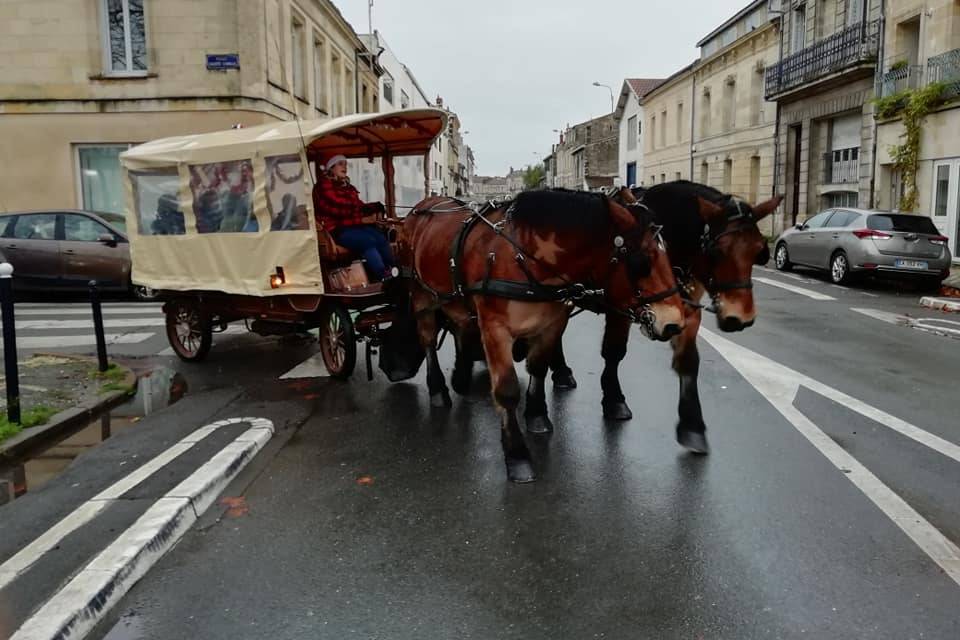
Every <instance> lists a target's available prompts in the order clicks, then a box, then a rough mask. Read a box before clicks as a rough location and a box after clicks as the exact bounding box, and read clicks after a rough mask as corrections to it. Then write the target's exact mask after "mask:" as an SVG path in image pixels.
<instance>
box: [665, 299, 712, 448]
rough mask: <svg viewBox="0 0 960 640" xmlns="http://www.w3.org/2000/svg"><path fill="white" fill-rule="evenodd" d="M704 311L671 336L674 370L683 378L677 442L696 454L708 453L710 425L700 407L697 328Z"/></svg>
mask: <svg viewBox="0 0 960 640" xmlns="http://www.w3.org/2000/svg"><path fill="white" fill-rule="evenodd" d="M700 319H701V312H700V310H699V309H698V310H697V311H696V312H695V313H692V314H690V315H689V316H688V317H687V319H686V326H685V327H684V329H683V333H681V334H680V335H679V336H677V337H675V338H673V339H671V346H673V370H674V371H676V372H677V375H678V376H679V377H680V406H679V414H680V420H679V422H677V442H679V443H680V444H681V445H682V446H683V447H685V448H686V449H688V450H689V451H691V452H692V453H699V454H707V453H709V452H710V447H709V445H708V444H707V435H706V431H707V426H706V425H705V424H704V422H703V411H702V410H701V408H700V392H699V391H698V389H697V375H698V373H699V371H700V353H699V352H698V351H697V331H698V329H699V328H700Z"/></svg>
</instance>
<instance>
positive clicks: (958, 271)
mask: <svg viewBox="0 0 960 640" xmlns="http://www.w3.org/2000/svg"><path fill="white" fill-rule="evenodd" d="M920 306H921V307H927V308H930V309H936V310H937V311H954V312H960V266H954V267H953V268H952V269H951V270H950V275H949V276H947V278H946V279H945V280H944V281H943V288H942V289H940V293H939V295H936V296H923V297H922V298H920Z"/></svg>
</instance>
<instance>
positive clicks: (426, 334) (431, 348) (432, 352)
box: [414, 305, 453, 407]
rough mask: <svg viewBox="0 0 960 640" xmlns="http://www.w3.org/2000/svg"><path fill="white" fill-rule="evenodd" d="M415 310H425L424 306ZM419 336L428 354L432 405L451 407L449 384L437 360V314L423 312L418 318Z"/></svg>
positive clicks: (428, 379)
mask: <svg viewBox="0 0 960 640" xmlns="http://www.w3.org/2000/svg"><path fill="white" fill-rule="evenodd" d="M414 308H420V309H423V307H422V305H415V306H414ZM417 334H418V336H419V338H420V345H421V346H422V347H423V350H424V351H425V352H426V359H427V390H428V391H429V392H430V405H431V406H434V407H450V406H453V402H452V401H451V400H450V392H449V391H448V390H447V382H446V380H444V378H443V370H442V369H441V368H440V360H439V359H438V358H437V313H436V312H434V311H423V310H421V311H420V313H419V314H418V316H417Z"/></svg>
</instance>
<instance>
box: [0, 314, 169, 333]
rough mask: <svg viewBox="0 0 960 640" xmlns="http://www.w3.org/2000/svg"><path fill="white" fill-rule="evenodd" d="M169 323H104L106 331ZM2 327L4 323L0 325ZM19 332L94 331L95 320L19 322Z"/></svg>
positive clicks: (151, 320)
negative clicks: (44, 330) (47, 330)
mask: <svg viewBox="0 0 960 640" xmlns="http://www.w3.org/2000/svg"><path fill="white" fill-rule="evenodd" d="M166 323H167V321H166V318H164V317H163V316H160V317H158V318H111V319H107V320H104V321H103V326H104V328H105V329H117V328H121V327H162V326H165V325H166ZM0 326H2V323H0ZM16 327H17V330H18V331H20V330H21V329H23V330H42V329H53V330H61V329H93V318H90V319H89V320H87V319H84V320H18V321H17V322H16Z"/></svg>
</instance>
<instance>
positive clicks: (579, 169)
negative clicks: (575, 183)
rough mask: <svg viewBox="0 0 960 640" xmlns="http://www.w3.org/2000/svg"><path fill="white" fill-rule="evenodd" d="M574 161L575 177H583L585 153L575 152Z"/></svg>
mask: <svg viewBox="0 0 960 640" xmlns="http://www.w3.org/2000/svg"><path fill="white" fill-rule="evenodd" d="M573 163H574V170H573V171H574V173H573V175H574V177H576V178H582V177H583V154H582V153H575V154H573Z"/></svg>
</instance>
